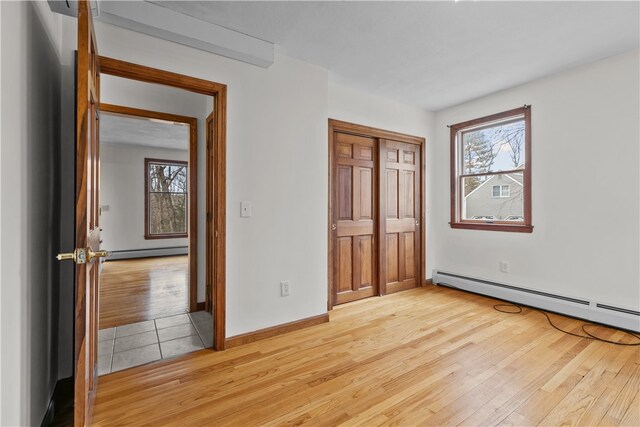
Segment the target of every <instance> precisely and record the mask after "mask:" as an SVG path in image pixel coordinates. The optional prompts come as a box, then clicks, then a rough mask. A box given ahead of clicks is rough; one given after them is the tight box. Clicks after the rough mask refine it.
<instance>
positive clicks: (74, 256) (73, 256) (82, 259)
mask: <svg viewBox="0 0 640 427" xmlns="http://www.w3.org/2000/svg"><path fill="white" fill-rule="evenodd" d="M109 255H111V254H110V253H109V252H108V251H93V250H91V248H88V249H76V250H74V251H73V252H65V253H61V254H58V256H56V258H57V259H58V261H64V260H67V259H70V260H72V261H74V262H75V263H76V264H84V263H87V262H91V260H92V259H94V258H105V257H108V256H109Z"/></svg>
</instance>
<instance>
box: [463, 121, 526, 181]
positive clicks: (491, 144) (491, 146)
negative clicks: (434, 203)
mask: <svg viewBox="0 0 640 427" xmlns="http://www.w3.org/2000/svg"><path fill="white" fill-rule="evenodd" d="M524 143H525V140H524V119H522V120H518V121H515V122H510V123H504V124H497V125H495V126H492V127H488V128H482V129H478V130H471V131H468V132H463V133H462V155H463V159H462V173H463V174H471V173H485V172H496V171H502V170H510V169H519V168H522V169H524V164H525V149H524V148H525V147H524Z"/></svg>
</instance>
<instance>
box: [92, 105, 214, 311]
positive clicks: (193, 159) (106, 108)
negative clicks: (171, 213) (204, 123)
mask: <svg viewBox="0 0 640 427" xmlns="http://www.w3.org/2000/svg"><path fill="white" fill-rule="evenodd" d="M100 112H101V113H110V114H118V115H124V116H130V117H140V118H144V119H156V120H166V121H168V122H176V123H184V124H186V125H188V126H189V146H188V153H189V154H188V156H189V163H188V165H189V167H188V170H189V172H188V175H189V179H188V181H189V193H188V195H189V197H188V203H189V208H188V209H189V233H188V234H189V236H188V239H189V311H190V312H194V311H198V119H197V118H196V117H189V116H180V115H178V114H169V113H163V112H160V111H152V110H143V109H141V108H133V107H127V106H124V105H114V104H105V103H100ZM145 177H146V175H145ZM145 182H146V178H145ZM144 196H145V200H146V199H147V194H146V186H145V195H144ZM144 220H145V224H148V218H147V209H145V219H144ZM205 254H206V252H205ZM205 256H206V255H205Z"/></svg>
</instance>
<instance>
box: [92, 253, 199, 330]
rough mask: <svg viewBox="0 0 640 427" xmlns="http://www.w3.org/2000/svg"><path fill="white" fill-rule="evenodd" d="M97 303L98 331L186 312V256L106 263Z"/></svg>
mask: <svg viewBox="0 0 640 427" xmlns="http://www.w3.org/2000/svg"><path fill="white" fill-rule="evenodd" d="M99 301H100V323H99V328H100V329H104V328H111V327H114V326H122V325H127V324H129V323H135V322H142V321H143V320H150V319H155V318H158V317H166V316H172V315H174V314H181V313H188V312H189V265H188V257H187V256H186V255H181V256H171V257H156V258H138V259H129V260H117V261H108V262H105V263H104V264H103V270H102V273H101V275H100V300H99Z"/></svg>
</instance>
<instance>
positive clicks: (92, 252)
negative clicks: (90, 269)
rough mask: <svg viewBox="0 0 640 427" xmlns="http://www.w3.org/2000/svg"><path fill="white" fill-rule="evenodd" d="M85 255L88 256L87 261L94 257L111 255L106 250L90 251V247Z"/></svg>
mask: <svg viewBox="0 0 640 427" xmlns="http://www.w3.org/2000/svg"><path fill="white" fill-rule="evenodd" d="M87 255H88V256H89V259H88V261H91V260H92V259H94V258H106V257H108V256H109V255H111V254H110V253H109V252H108V251H95V252H94V251H92V250H91V249H88V250H87Z"/></svg>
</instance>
